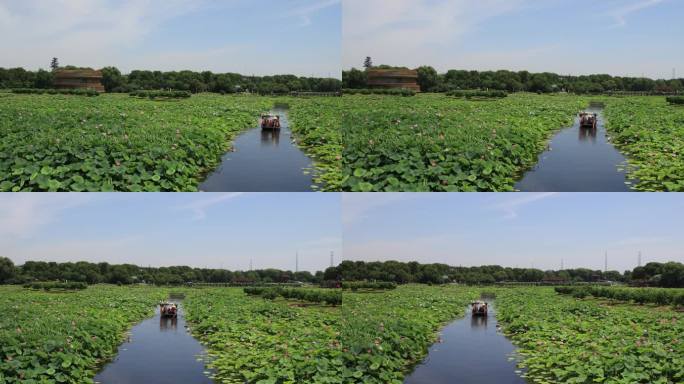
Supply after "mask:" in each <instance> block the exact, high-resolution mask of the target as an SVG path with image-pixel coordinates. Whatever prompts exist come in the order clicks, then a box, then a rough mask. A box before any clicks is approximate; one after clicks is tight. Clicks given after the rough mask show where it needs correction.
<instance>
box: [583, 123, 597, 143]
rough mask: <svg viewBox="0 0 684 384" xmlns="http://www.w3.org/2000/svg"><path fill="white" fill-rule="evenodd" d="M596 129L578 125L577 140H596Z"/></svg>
mask: <svg viewBox="0 0 684 384" xmlns="http://www.w3.org/2000/svg"><path fill="white" fill-rule="evenodd" d="M597 132H598V129H596V128H591V127H580V129H579V140H580V141H591V142H593V143H595V142H596V133H597Z"/></svg>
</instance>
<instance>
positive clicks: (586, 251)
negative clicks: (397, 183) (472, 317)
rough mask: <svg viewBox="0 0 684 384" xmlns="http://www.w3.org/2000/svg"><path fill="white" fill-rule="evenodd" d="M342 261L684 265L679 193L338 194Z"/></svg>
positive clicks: (552, 266)
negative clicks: (606, 256) (342, 232)
mask: <svg viewBox="0 0 684 384" xmlns="http://www.w3.org/2000/svg"><path fill="white" fill-rule="evenodd" d="M342 212H343V214H342V219H343V223H344V227H343V231H344V239H343V241H344V243H343V247H344V254H345V258H346V259H349V260H366V261H375V260H401V261H412V260H415V261H419V262H425V263H428V262H440V263H447V264H450V265H464V266H471V265H486V264H499V265H505V266H511V267H515V266H518V267H532V266H534V267H535V268H541V269H558V268H560V263H561V259H563V261H564V266H565V267H566V268H576V267H588V268H593V269H603V261H604V252H606V251H607V252H608V266H609V269H615V270H619V271H623V270H626V269H632V268H634V267H635V266H636V265H637V255H638V252H639V251H641V252H642V260H643V262H644V263H646V262H648V261H679V262H684V236H682V235H681V233H682V228H684V194H677V193H673V194H649V193H640V194H628V193H565V194H563V193H560V194H559V193H516V194H506V193H450V194H439V193H402V194H389V193H383V194H363V193H353V194H349V193H347V194H344V196H343V199H342Z"/></svg>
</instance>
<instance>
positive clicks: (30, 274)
mask: <svg viewBox="0 0 684 384" xmlns="http://www.w3.org/2000/svg"><path fill="white" fill-rule="evenodd" d="M334 278H335V274H334V271H325V272H323V271H318V272H316V273H311V272H309V271H300V272H292V271H283V270H279V269H258V270H253V271H230V270H226V269H211V268H192V267H188V266H175V267H140V266H137V265H132V264H109V263H90V262H86V261H80V262H75V263H57V262H45V261H27V262H25V263H24V264H23V265H19V266H15V265H14V263H13V262H12V260H10V259H8V258H6V257H0V284H26V283H31V282H35V281H44V282H47V281H70V282H84V283H87V284H98V283H107V284H139V283H147V284H156V285H181V284H188V283H217V284H254V283H288V282H295V281H299V282H302V283H312V284H319V283H322V282H324V281H325V280H332V279H334Z"/></svg>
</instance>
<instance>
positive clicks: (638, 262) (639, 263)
mask: <svg viewBox="0 0 684 384" xmlns="http://www.w3.org/2000/svg"><path fill="white" fill-rule="evenodd" d="M637 266H638V267H641V251H639V256H638V258H637Z"/></svg>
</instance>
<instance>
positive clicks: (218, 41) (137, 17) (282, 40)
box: [0, 0, 342, 77]
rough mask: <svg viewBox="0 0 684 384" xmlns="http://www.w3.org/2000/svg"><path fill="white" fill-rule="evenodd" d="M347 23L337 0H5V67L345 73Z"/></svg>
mask: <svg viewBox="0 0 684 384" xmlns="http://www.w3.org/2000/svg"><path fill="white" fill-rule="evenodd" d="M341 28H342V26H341V0H222V1H214V0H22V1H3V2H2V3H0V35H2V36H3V38H2V39H0V51H1V52H3V54H2V57H1V58H0V67H18V66H21V67H25V68H30V69H37V68H47V67H48V66H49V64H50V59H51V58H52V57H53V56H56V57H58V58H59V59H60V62H61V64H63V65H66V64H72V65H78V66H92V67H102V66H106V65H115V66H117V67H119V68H120V69H122V70H123V71H124V72H129V71H130V70H132V69H150V70H157V69H158V70H183V69H191V70H211V71H214V72H239V73H243V74H247V75H249V74H255V75H265V74H283V73H293V74H296V75H300V76H311V75H314V76H322V77H328V76H331V77H340V68H341V67H340V60H341V52H340V46H341ZM10 36H11V38H8V37H10Z"/></svg>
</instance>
